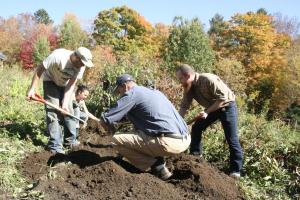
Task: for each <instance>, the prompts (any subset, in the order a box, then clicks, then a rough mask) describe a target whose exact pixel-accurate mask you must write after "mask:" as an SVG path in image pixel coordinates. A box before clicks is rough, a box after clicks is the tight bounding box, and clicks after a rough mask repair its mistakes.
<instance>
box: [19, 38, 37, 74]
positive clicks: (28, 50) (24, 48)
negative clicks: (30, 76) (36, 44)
mask: <svg viewBox="0 0 300 200" xmlns="http://www.w3.org/2000/svg"><path fill="white" fill-rule="evenodd" d="M32 55H33V45H32V41H30V40H25V41H24V42H23V43H22V44H21V52H20V59H21V61H22V65H23V68H24V69H31V68H33V67H34V66H33V59H32Z"/></svg>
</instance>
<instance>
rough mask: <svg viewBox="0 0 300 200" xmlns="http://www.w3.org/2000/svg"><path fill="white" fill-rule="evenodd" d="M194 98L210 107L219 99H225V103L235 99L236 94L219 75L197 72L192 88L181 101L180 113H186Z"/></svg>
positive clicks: (204, 105) (202, 104) (205, 106)
mask: <svg viewBox="0 0 300 200" xmlns="http://www.w3.org/2000/svg"><path fill="white" fill-rule="evenodd" d="M193 99H195V100H196V101H197V102H198V103H199V104H200V105H201V106H203V107H204V108H208V107H210V106H211V105H212V104H214V103H215V101H217V100H224V101H225V103H228V102H231V101H235V95H234V94H233V92H232V91H231V90H230V89H229V87H228V86H227V85H226V84H225V83H224V82H223V81H222V80H221V79H220V78H219V77H218V76H217V75H214V74H210V73H202V74H198V73H196V76H195V79H194V81H193V83H192V86H191V88H190V89H189V90H188V91H186V92H185V94H184V96H183V99H182V101H181V105H180V110H179V113H180V114H181V115H182V116H184V115H185V114H186V111H187V110H188V109H189V107H190V105H191V103H192V100H193Z"/></svg>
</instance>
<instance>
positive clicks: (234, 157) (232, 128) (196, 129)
mask: <svg viewBox="0 0 300 200" xmlns="http://www.w3.org/2000/svg"><path fill="white" fill-rule="evenodd" d="M218 119H219V120H220V121H221V123H222V127H223V129H224V133H225V138H226V141H227V143H228V145H229V149H230V171H231V172H240V171H241V169H242V165H243V151H242V147H241V145H240V142H239V138H238V134H237V107H236V103H235V102H230V103H229V105H228V106H226V107H224V108H222V109H219V110H217V111H215V112H212V113H210V114H209V115H208V116H207V118H206V119H204V120H199V121H197V122H195V123H194V125H193V127H192V133H191V136H192V141H191V145H190V152H194V153H200V154H202V142H201V139H202V134H203V132H204V131H205V129H206V128H207V127H208V126H209V125H211V124H212V123H214V122H215V121H216V120H218Z"/></svg>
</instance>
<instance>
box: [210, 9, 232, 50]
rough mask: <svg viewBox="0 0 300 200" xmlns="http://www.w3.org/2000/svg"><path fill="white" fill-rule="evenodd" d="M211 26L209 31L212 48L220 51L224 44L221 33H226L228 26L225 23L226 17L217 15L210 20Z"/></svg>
mask: <svg viewBox="0 0 300 200" xmlns="http://www.w3.org/2000/svg"><path fill="white" fill-rule="evenodd" d="M209 24H210V28H209V30H208V34H209V38H210V40H211V42H212V46H213V48H214V49H220V46H221V42H222V35H221V33H222V32H224V31H225V30H226V29H227V28H228V26H227V24H226V22H225V21H224V17H223V16H221V15H219V14H215V16H214V17H213V18H212V19H211V20H209Z"/></svg>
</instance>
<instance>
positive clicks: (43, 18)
mask: <svg viewBox="0 0 300 200" xmlns="http://www.w3.org/2000/svg"><path fill="white" fill-rule="evenodd" d="M34 19H35V21H36V23H38V24H46V25H48V24H52V23H53V20H52V19H51V18H50V16H49V14H48V12H47V11H46V10H45V9H43V8H42V9H39V10H37V11H36V12H35V13H34Z"/></svg>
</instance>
